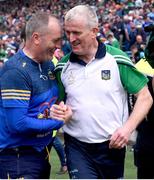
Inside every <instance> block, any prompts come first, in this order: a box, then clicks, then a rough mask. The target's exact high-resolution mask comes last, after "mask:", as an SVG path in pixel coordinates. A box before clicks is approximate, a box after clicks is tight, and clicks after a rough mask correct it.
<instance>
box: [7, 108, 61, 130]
mask: <svg viewBox="0 0 154 180" xmlns="http://www.w3.org/2000/svg"><path fill="white" fill-rule="evenodd" d="M5 111H6V119H7V120H6V121H7V126H8V128H9V131H11V133H45V132H48V131H50V130H51V131H52V130H57V129H59V128H60V127H62V126H63V124H64V122H63V121H60V120H55V119H37V118H32V117H29V116H27V115H26V114H27V108H5Z"/></svg>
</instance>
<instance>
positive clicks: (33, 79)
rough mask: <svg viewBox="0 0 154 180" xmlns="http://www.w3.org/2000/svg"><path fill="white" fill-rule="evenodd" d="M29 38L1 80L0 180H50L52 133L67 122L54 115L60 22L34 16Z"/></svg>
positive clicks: (12, 58)
mask: <svg viewBox="0 0 154 180" xmlns="http://www.w3.org/2000/svg"><path fill="white" fill-rule="evenodd" d="M24 39H25V45H24V48H23V49H21V50H19V51H18V52H17V53H16V54H15V55H14V56H13V57H11V58H10V59H9V60H8V61H7V62H6V63H5V65H4V67H3V69H2V72H1V75H0V77H1V84H0V87H1V96H0V120H1V125H0V179H20V178H24V179H49V177H50V164H49V161H48V160H49V159H48V157H49V151H50V148H51V145H52V141H53V138H52V131H53V130H57V129H59V128H60V127H61V126H62V125H63V124H64V123H65V121H66V120H67V117H66V116H65V117H64V116H63V117H59V118H58V119H57V120H55V119H53V118H51V117H50V116H49V109H50V107H51V106H52V105H53V104H54V103H55V102H56V100H57V98H58V87H57V83H56V80H55V76H54V73H53V70H54V65H53V63H52V62H51V59H52V56H53V53H54V51H55V49H57V48H60V46H61V26H60V23H59V20H58V19H57V18H56V17H55V16H53V15H49V14H47V13H45V12H37V13H35V14H33V15H32V16H31V18H30V19H29V21H28V22H27V24H26V37H24ZM60 108H61V109H62V110H63V108H64V105H63V102H62V103H60ZM65 111H66V112H67V111H68V112H69V109H68V108H67V110H66V107H65ZM70 112H71V111H70Z"/></svg>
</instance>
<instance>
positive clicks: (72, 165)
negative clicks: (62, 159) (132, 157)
mask: <svg viewBox="0 0 154 180" xmlns="http://www.w3.org/2000/svg"><path fill="white" fill-rule="evenodd" d="M64 138H65V152H66V158H67V166H68V172H69V176H70V178H71V179H117V178H123V176H124V159H125V148H123V149H109V141H106V142H103V143H94V144H89V143H84V142H81V141H78V140H77V139H75V138H73V137H71V136H69V135H68V134H66V133H65V134H64Z"/></svg>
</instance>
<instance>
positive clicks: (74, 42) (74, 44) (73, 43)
mask: <svg viewBox="0 0 154 180" xmlns="http://www.w3.org/2000/svg"><path fill="white" fill-rule="evenodd" d="M79 44H80V42H79V41H73V42H72V46H74V47H75V46H78V45H79Z"/></svg>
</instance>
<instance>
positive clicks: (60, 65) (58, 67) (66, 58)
mask: <svg viewBox="0 0 154 180" xmlns="http://www.w3.org/2000/svg"><path fill="white" fill-rule="evenodd" d="M70 54H71V53H69V54H67V55H66V56H64V57H63V58H62V59H61V60H60V61H59V62H58V64H57V65H56V67H55V72H58V71H62V69H63V67H64V66H65V64H66V63H67V62H68V61H69V59H70Z"/></svg>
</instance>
